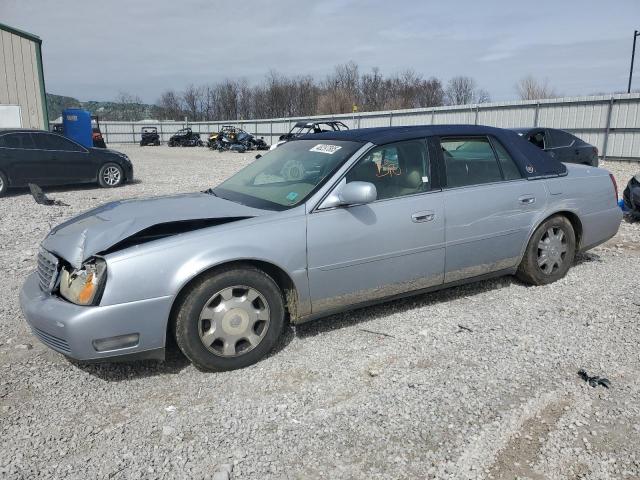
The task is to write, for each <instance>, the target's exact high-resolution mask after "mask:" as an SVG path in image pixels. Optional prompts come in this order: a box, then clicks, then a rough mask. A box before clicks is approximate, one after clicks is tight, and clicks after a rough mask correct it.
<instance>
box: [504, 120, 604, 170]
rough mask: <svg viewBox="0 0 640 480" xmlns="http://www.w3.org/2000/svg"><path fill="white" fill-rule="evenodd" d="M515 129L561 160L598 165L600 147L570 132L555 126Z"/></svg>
mask: <svg viewBox="0 0 640 480" xmlns="http://www.w3.org/2000/svg"><path fill="white" fill-rule="evenodd" d="M513 130H514V131H515V132H517V133H518V134H519V135H520V136H523V137H525V138H526V139H527V140H529V141H530V142H531V143H533V144H534V145H535V146H536V147H539V148H541V149H542V150H544V151H545V152H547V153H548V154H549V155H551V156H552V157H554V158H556V159H557V160H560V161H561V162H567V163H582V164H584V165H591V166H592V167H597V166H598V149H597V148H596V147H594V146H593V145H591V144H589V143H587V142H585V141H584V140H580V139H579V138H578V137H576V136H575V135H571V134H570V133H569V132H565V131H564V130H557V129H555V128H514V129H513Z"/></svg>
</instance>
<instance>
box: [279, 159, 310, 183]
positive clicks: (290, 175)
mask: <svg viewBox="0 0 640 480" xmlns="http://www.w3.org/2000/svg"><path fill="white" fill-rule="evenodd" d="M280 174H281V175H282V177H283V178H284V179H285V180H301V179H302V178H304V175H305V171H304V165H303V164H302V162H301V161H300V160H288V161H287V162H286V163H285V164H284V165H283V166H282V170H280Z"/></svg>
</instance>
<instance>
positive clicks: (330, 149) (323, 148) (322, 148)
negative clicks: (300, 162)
mask: <svg viewBox="0 0 640 480" xmlns="http://www.w3.org/2000/svg"><path fill="white" fill-rule="evenodd" d="M341 148H342V147H339V146H338V145H325V144H323V143H319V144H318V145H316V146H315V147H313V148H311V149H310V150H309V151H310V152H320V153H328V154H329V155H333V154H334V153H336V152H337V151H338V150H340V149H341Z"/></svg>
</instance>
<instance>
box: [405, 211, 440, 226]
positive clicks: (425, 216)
mask: <svg viewBox="0 0 640 480" xmlns="http://www.w3.org/2000/svg"><path fill="white" fill-rule="evenodd" d="M434 218H436V214H435V213H434V212H431V211H426V212H416V213H414V214H413V215H411V221H412V222H414V223H422V222H430V221H431V220H433V219H434Z"/></svg>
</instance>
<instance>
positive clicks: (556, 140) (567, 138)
mask: <svg viewBox="0 0 640 480" xmlns="http://www.w3.org/2000/svg"><path fill="white" fill-rule="evenodd" d="M549 136H550V137H551V146H552V147H568V146H570V145H571V144H572V143H573V142H575V141H576V140H577V138H576V137H574V136H573V135H571V134H570V133H568V132H564V131H562V130H549Z"/></svg>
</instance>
